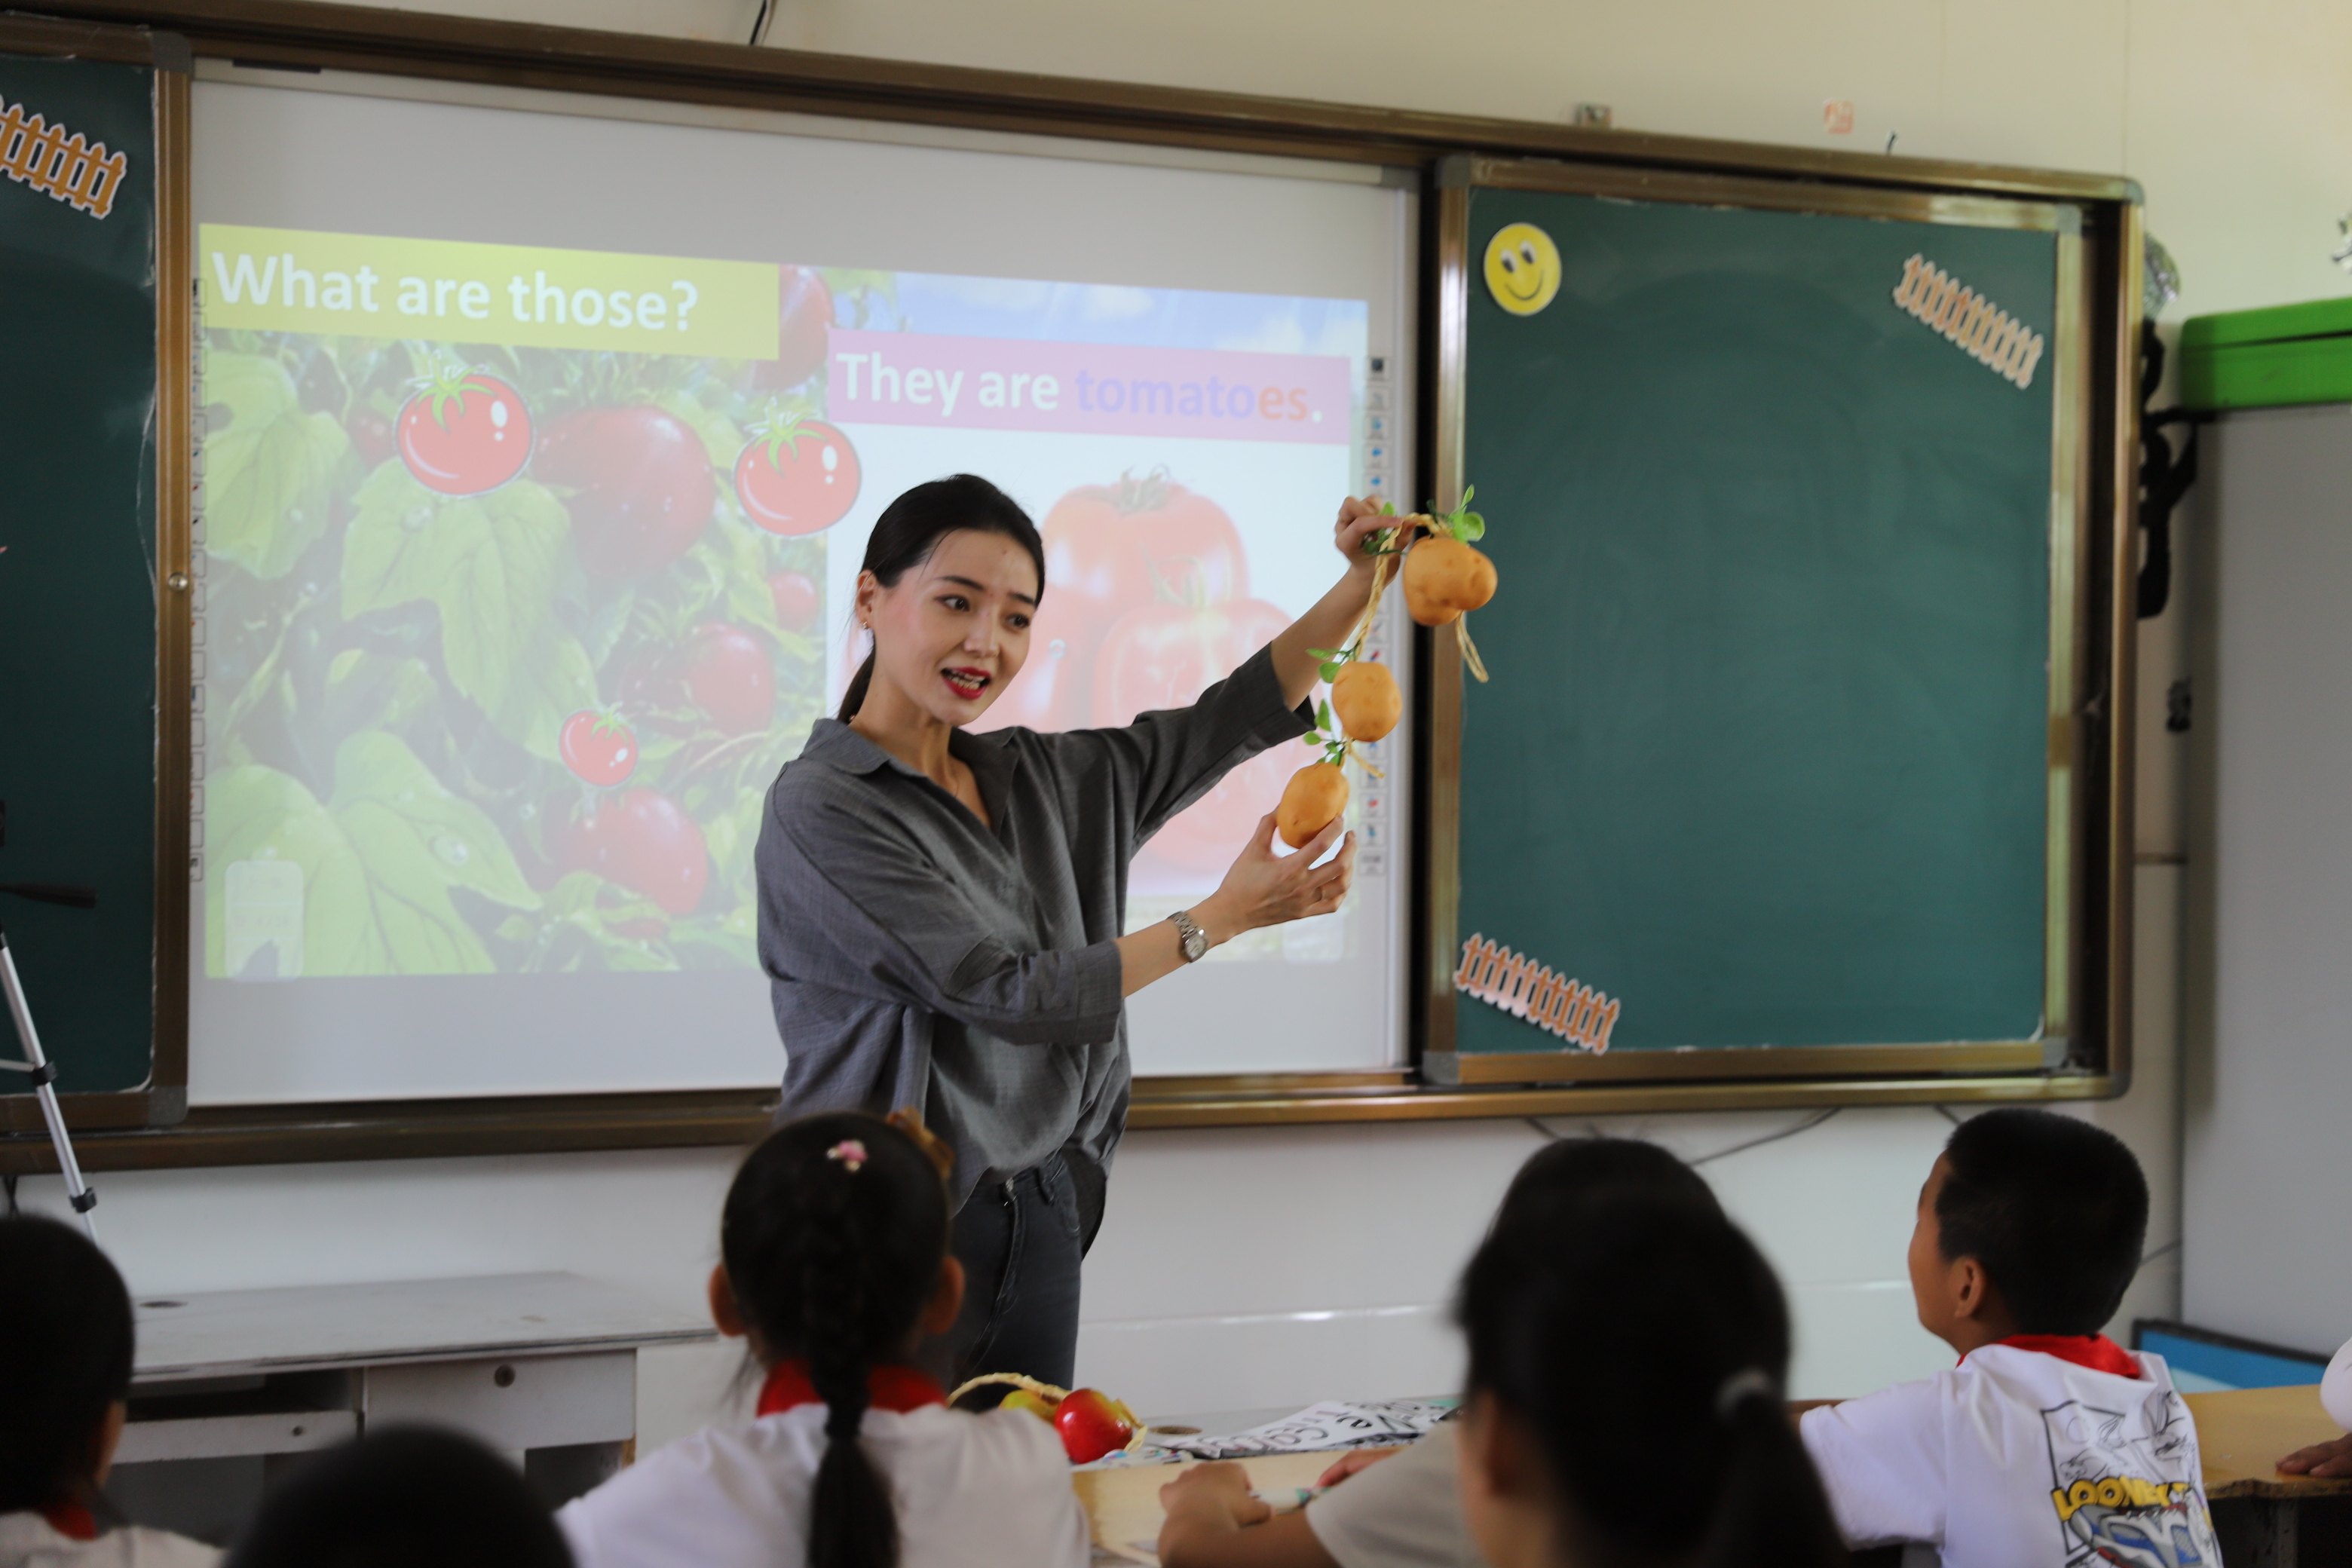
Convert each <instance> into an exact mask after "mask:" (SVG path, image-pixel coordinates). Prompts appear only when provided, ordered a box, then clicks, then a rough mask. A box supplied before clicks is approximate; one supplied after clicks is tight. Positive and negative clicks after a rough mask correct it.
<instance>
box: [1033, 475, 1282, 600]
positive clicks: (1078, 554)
mask: <svg viewBox="0 0 2352 1568" xmlns="http://www.w3.org/2000/svg"><path fill="white" fill-rule="evenodd" d="M1044 533H1045V583H1046V585H1047V587H1049V588H1051V589H1052V590H1054V591H1055V592H1056V593H1062V594H1070V595H1076V596H1077V597H1078V598H1081V599H1084V600H1087V601H1088V602H1090V603H1091V604H1093V605H1095V606H1096V607H1097V611H1098V613H1099V614H1100V616H1101V619H1102V624H1103V625H1104V626H1106V627H1108V626H1109V625H1110V624H1111V623H1112V622H1114V621H1116V620H1118V617H1119V616H1123V615H1125V614H1126V613H1127V612H1128V611H1129V610H1132V609H1136V608H1139V607H1140V606H1142V605H1152V604H1167V603H1174V604H1180V605H1198V604H1209V603H1215V602H1217V601H1220V600H1224V599H1239V598H1245V597H1247V596H1248V594H1249V558H1248V556H1247V554H1246V553H1245V552H1244V550H1243V549H1242V536H1241V532H1240V531H1239V530H1237V529H1235V528H1234V521H1233V519H1231V518H1229V517H1227V516H1226V515H1225V513H1224V509H1223V508H1222V507H1220V506H1219V505H1217V503H1216V502H1214V501H1213V500H1209V499H1208V498H1207V497H1206V496H1200V495H1195V494H1193V493H1192V491H1191V490H1188V489H1185V488H1184V487H1183V486H1182V485H1180V484H1176V483H1173V482H1172V481H1171V480H1170V479H1167V478H1165V477H1164V476H1162V475H1158V474H1154V475H1152V476H1151V477H1150V478H1147V479H1136V478H1134V477H1133V476H1129V477H1128V478H1126V479H1121V480H1119V482H1118V484H1115V485H1087V486H1084V487H1082V488H1080V489H1075V490H1072V491H1071V492H1070V493H1069V494H1067V495H1066V496H1064V497H1063V498H1062V499H1061V500H1057V501H1055V503H1054V510H1052V511H1050V512H1047V513H1046V514H1045V529H1044Z"/></svg>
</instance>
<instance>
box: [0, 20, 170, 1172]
mask: <svg viewBox="0 0 2352 1568" xmlns="http://www.w3.org/2000/svg"><path fill="white" fill-rule="evenodd" d="M0 53H7V54H15V55H27V56H48V57H52V58H72V59H84V60H93V61H104V62H108V63H110V64H120V65H135V66H146V67H150V68H152V73H153V82H154V89H153V90H154V123H155V141H154V146H153V147H152V150H150V153H149V155H150V156H151V157H152V159H153V168H154V171H155V215H154V225H155V235H154V267H155V305H156V321H155V368H156V381H155V432H154V446H155V474H154V495H155V571H156V576H157V581H156V583H155V584H154V599H155V607H156V609H155V626H154V634H155V661H156V662H155V712H156V731H155V752H154V756H155V781H154V784H155V787H154V795H153V803H154V805H153V809H154V821H153V842H154V864H155V868H156V898H155V915H154V966H153V972H152V984H153V986H154V1005H153V1009H152V1021H153V1025H152V1036H151V1038H150V1055H149V1070H148V1076H147V1079H146V1081H145V1082H144V1083H143V1084H142V1086H140V1087H138V1088H135V1089H121V1090H117V1091H112V1092H104V1093H98V1092H89V1093H68V1094H61V1095H59V1096H58V1103H59V1105H60V1106H61V1108H62V1109H63V1110H64V1111H65V1114H66V1116H67V1119H68V1122H69V1123H70V1125H71V1126H73V1127H74V1128H76V1129H77V1130H79V1129H82V1128H93V1129H132V1128H136V1129H151V1128H161V1127H168V1126H171V1125H173V1124H174V1123H177V1122H179V1121H182V1120H184V1118H185V1117H186V1115H187V1111H188V1088H187V1085H188V905H187V898H186V891H185V889H186V887H187V868H188V853H189V844H188V837H189V810H188V805H189V788H190V776H189V769H190V750H189V741H190V735H191V730H192V726H193V725H194V722H195V718H194V713H193V711H192V703H193V700H194V676H193V669H192V666H191V662H190V655H191V646H190V633H191V628H192V612H191V605H192V603H193V602H194V600H195V599H196V598H197V597H198V596H199V595H201V593H202V588H201V585H200V584H196V583H195V582H194V579H193V577H192V576H191V574H190V559H191V549H190V531H191V525H190V519H191V516H192V513H193V495H192V487H193V484H194V475H193V472H192V468H193V464H192V461H191V457H190V450H191V442H190V437H189V430H190V424H189V419H190V394H191V392H192V389H193V385H194V381H193V376H194V358H193V354H194V345H193V342H192V341H191V339H190V336H189V323H190V321H191V320H192V318H193V313H194V310H193V300H194V271H193V269H192V264H191V261H190V259H189V257H190V233H191V231H190V228H189V209H188V105H189V88H190V83H191V76H190V71H189V66H190V58H189V54H188V49H187V45H186V42H185V40H184V39H183V38H180V37H176V36H174V35H172V34H169V33H163V32H156V31H152V30H149V29H147V28H144V27H128V26H106V25H93V24H90V23H82V22H58V21H51V20H47V19H43V18H37V17H27V16H5V17H0ZM35 1000H36V1002H37V996H36V998H35ZM35 1017H36V1022H38V1014H37V1013H36V1015H35ZM49 1044H50V1046H51V1047H52V1048H51V1050H50V1053H49V1054H50V1055H52V1056H53V1057H54V1056H56V1055H57V1053H58V1050H61V1049H63V1050H69V1049H70V1048H71V1047H70V1046H69V1045H68V1044H66V1043H64V1042H58V1041H51V1042H49ZM10 1136H14V1137H16V1138H20V1139H28V1140H37V1141H39V1142H43V1143H46V1141H47V1131H46V1128H45V1126H44V1123H43V1122H42V1120H41V1115H40V1111H39V1108H38V1107H37V1105H36V1104H35V1102H34V1100H33V1099H32V1097H31V1096H29V1095H12V1096H9V1097H8V1098H6V1099H5V1100H0V1142H5V1139H6V1138H8V1137H10ZM5 1168H16V1167H14V1166H7V1167H5Z"/></svg>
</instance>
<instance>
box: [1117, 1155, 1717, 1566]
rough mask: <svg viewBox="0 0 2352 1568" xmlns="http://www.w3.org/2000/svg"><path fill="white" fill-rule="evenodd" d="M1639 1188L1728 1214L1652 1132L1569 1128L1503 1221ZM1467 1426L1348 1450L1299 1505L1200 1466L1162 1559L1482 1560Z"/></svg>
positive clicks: (1525, 1178) (1189, 1474)
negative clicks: (1464, 1470)
mask: <svg viewBox="0 0 2352 1568" xmlns="http://www.w3.org/2000/svg"><path fill="white" fill-rule="evenodd" d="M1629 1191H1638V1192H1646V1193H1650V1194H1655V1195H1657V1196H1660V1197H1662V1198H1667V1199H1677V1200H1679V1201H1682V1202H1684V1203H1686V1204H1688V1205H1691V1206H1692V1207H1694V1208H1696V1209H1697V1210H1699V1211H1700V1212H1703V1213H1706V1214H1709V1215H1717V1216H1718V1217H1720V1215H1721V1214H1722V1210H1721V1209H1720V1208H1719V1207H1718V1206H1717V1204H1716V1201H1715V1194H1714V1193H1713V1192H1712V1191H1711V1190H1710V1189H1709V1188H1708V1186H1707V1184H1706V1182H1705V1181H1704V1180H1702V1179H1701V1178H1700V1176H1699V1174H1698V1173H1697V1172H1696V1171H1694V1170H1692V1169H1691V1168H1690V1167H1689V1166H1688V1165H1685V1164H1684V1163H1682V1162H1681V1161H1680V1160H1677V1159H1675V1157H1674V1156H1673V1155H1672V1154H1670V1153H1668V1152H1666V1151H1665V1150H1664V1149H1662V1148H1660V1147H1658V1145H1656V1144H1654V1143H1644V1142H1637V1141H1635V1140H1633V1139H1629V1138H1563V1139H1561V1140H1559V1142H1554V1143H1548V1144H1546V1145H1544V1147H1542V1148H1541V1149H1538V1151H1536V1152H1535V1153H1534V1154H1533V1155H1532V1156H1530V1157H1529V1159H1528V1163H1526V1164H1524V1165H1522V1166H1520V1167H1519V1171H1518V1173H1517V1175H1516V1176H1514V1177H1512V1179H1511V1185H1510V1188H1509V1190H1508V1191H1507V1192H1506V1193H1505V1194H1503V1203H1502V1206H1501V1208H1500V1209H1498V1210H1497V1211H1496V1216H1495V1228H1496V1230H1498V1231H1499V1230H1501V1229H1503V1228H1504V1227H1506V1226H1515V1225H1519V1224H1522V1223H1538V1222H1539V1220H1540V1216H1543V1215H1557V1214H1558V1213H1559V1212H1560V1211H1562V1210H1564V1209H1567V1208H1570V1207H1573V1206H1574V1205H1578V1204H1580V1203H1583V1202H1587V1201H1591V1200H1595V1199H1598V1198H1601V1197H1603V1196H1606V1195H1609V1194H1615V1193H1620V1192H1629ZM1460 1429H1461V1424H1460V1423H1459V1422H1458V1421H1449V1422H1447V1423H1445V1424H1444V1426H1439V1427H1438V1428H1437V1429H1436V1430H1435V1431H1433V1432H1432V1433H1430V1434H1429V1436H1426V1437H1423V1439H1422V1440H1421V1441H1420V1442H1418V1443H1415V1444H1413V1445H1412V1447H1407V1448H1403V1449H1401V1450H1399V1449H1381V1450H1373V1451H1371V1452H1369V1453H1367V1452H1362V1451H1359V1452H1357V1453H1352V1454H1349V1455H1348V1456H1347V1457H1346V1458H1342V1459H1340V1460H1339V1463H1337V1464H1335V1465H1333V1466H1332V1467H1331V1468H1329V1469H1328V1470H1327V1471H1326V1472H1324V1475H1323V1479H1322V1483H1321V1484H1322V1485H1324V1486H1326V1487H1330V1488H1332V1490H1329V1491H1327V1492H1324V1493H1323V1494H1322V1495H1321V1496H1319V1497H1317V1498H1316V1499H1314V1500H1312V1501H1310V1502H1308V1503H1307V1506H1306V1507H1305V1508H1304V1509H1300V1510H1296V1511H1293V1512H1289V1513H1282V1514H1276V1513H1274V1512H1273V1510H1270V1509H1268V1508H1267V1507H1266V1505H1265V1503H1264V1502H1262V1501H1259V1500H1257V1499H1256V1498H1255V1497H1253V1496H1252V1495H1251V1494H1250V1482H1249V1475H1248V1471H1247V1469H1246V1468H1244V1466H1241V1465H1238V1464H1234V1463H1231V1462H1221V1463H1216V1464H1207V1465H1200V1466H1196V1467H1194V1468H1192V1469H1189V1470H1187V1471H1185V1472H1184V1473H1183V1475H1182V1476H1181V1477H1180V1478H1179V1479H1176V1480H1174V1481H1171V1482H1170V1483H1169V1484H1168V1485H1167V1486H1166V1487H1164V1488H1162V1489H1160V1499H1161V1500H1162V1502H1163V1503H1164V1505H1165V1506H1166V1508H1167V1510H1168V1518H1167V1522H1166V1523H1165V1524H1164V1525H1163V1526H1162V1527H1161V1529H1160V1563H1162V1564H1163V1565H1164V1568H1481V1559H1480V1558H1479V1556H1478V1549H1477V1547H1476V1545H1475V1543H1473V1542H1472V1541H1471V1539H1470V1534H1469V1527H1468V1525H1467V1524H1466V1523H1465V1521H1464V1520H1463V1517H1462V1504H1461V1494H1460V1492H1459V1490H1458V1489H1457V1488H1456V1485H1455V1481H1454V1469H1455V1464H1456V1454H1455V1449H1456V1444H1455V1439H1456V1437H1457V1436H1459V1434H1460ZM1391 1454H1392V1455H1393V1456H1394V1457H1393V1458H1389V1457H1387V1456H1389V1455H1391ZM1375 1461H1377V1462H1375ZM1350 1478H1352V1479H1350ZM1343 1479H1344V1480H1346V1481H1347V1485H1345V1486H1344V1487H1343V1486H1339V1484H1338V1483H1339V1482H1340V1481H1341V1480H1343Z"/></svg>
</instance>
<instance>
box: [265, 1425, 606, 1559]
mask: <svg viewBox="0 0 2352 1568" xmlns="http://www.w3.org/2000/svg"><path fill="white" fill-rule="evenodd" d="M223 1568H572V1549H571V1548H570V1547H569V1546H567V1545H565V1544H564V1541H563V1532H562V1531H561V1530H559V1529H557V1528H556V1524H555V1521H554V1519H553V1517H552V1516H551V1515H550V1514H549V1512H548V1510H547V1504H546V1503H545V1502H544V1501H542V1500H541V1498H540V1495H539V1493H538V1492H537V1491H536V1490H534V1489H532V1487H531V1484H530V1482H529V1481H528V1480H526V1479H523V1475H522V1472H521V1471H520V1470H518V1469H516V1468H514V1466H513V1465H511V1464H509V1462H508V1461H506V1460H505V1459H503V1458H499V1456H498V1455H497V1454H494V1453H492V1452H491V1451H490V1450H489V1449H488V1448H486V1447H483V1446H482V1445H481V1444H480V1443H479V1442H478V1441H476V1440H475V1439H474V1438H471V1437H467V1436H461V1435H460V1434H458V1433H456V1432H449V1431H444V1430H441V1429H439V1428H436V1427H431V1426H384V1427H379V1428H375V1429H372V1430H371V1431H369V1432H368V1433H367V1435H366V1436H362V1437H360V1438H358V1439H356V1440H355V1441H352V1442H349V1443H345V1444H342V1445H341V1446H339V1447H333V1448H329V1449H327V1450H326V1451H324V1452H323V1453H319V1454H314V1455H312V1456H310V1458H306V1459H304V1460H303V1461H302V1462H301V1463H300V1464H299V1465H297V1466H296V1467H295V1468H294V1470H293V1472H292V1473H291V1474H289V1476H287V1478H286V1479H284V1480H283V1481H281V1482H279V1483H278V1485H276V1486H274V1487H272V1488H271V1489H269V1491H268V1493H267V1494H266V1495H265V1496H264V1497H263V1499H262V1501H261V1508H260V1510H259V1511H257V1513H256V1514H255V1515H254V1516H253V1519H252V1521H251V1522H250V1523H248V1524H247V1526H246V1527H245V1530H244V1531H243V1532H242V1533H241V1534H240V1535H239V1536H238V1537H237V1540H236V1542H235V1544H233V1545H232V1546H231V1547H230V1548H229V1552H228V1557H227V1559H226V1562H225V1563H224V1564H223Z"/></svg>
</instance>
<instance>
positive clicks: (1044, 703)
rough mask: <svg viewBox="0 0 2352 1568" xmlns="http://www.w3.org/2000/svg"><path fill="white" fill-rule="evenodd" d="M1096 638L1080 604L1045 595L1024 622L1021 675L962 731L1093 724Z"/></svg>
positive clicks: (1068, 598)
mask: <svg viewBox="0 0 2352 1568" xmlns="http://www.w3.org/2000/svg"><path fill="white" fill-rule="evenodd" d="M1100 640H1101V639H1100V637H1099V636H1098V634H1097V627H1096V626H1095V623H1094V620H1093V617H1092V616H1091V614H1090V613H1089V611H1088V609H1087V605H1086V604H1085V603H1084V602H1083V601H1081V600H1079V599H1077V598H1076V597H1075V596H1073V595H1068V594H1062V593H1055V592H1050V591H1049V592H1048V593H1047V594H1046V595H1045V603H1044V604H1042V605H1038V606H1037V614H1036V616H1035V617H1034V619H1032V620H1031V621H1030V623H1029V657H1028V658H1026V659H1025V660H1024V661H1023V662H1022V665H1021V673H1020V674H1018V675H1016V676H1014V677H1013V680H1012V683H1011V684H1010V685H1008V686H1006V687H1005V689H1004V690H1003V694H1002V695H1000V696H999V697H998V698H997V699H996V700H995V701H993V702H992V703H990V704H989V705H988V711H986V712H985V713H982V715H981V716H980V717H979V719H977V720H976V721H973V722H972V723H971V724H969V725H967V726H965V728H967V729H969V730H971V731H974V732H975V733H979V732H982V731H989V730H1003V729H1008V728H1010V727H1011V726H1013V725H1015V724H1019V725H1023V726H1025V727H1026V728H1028V729H1032V730H1083V729H1085V728H1086V727H1087V726H1088V725H1089V724H1092V723H1094V722H1095V701H1094V658H1095V649H1096V647H1097V644H1098V643H1099V642H1100Z"/></svg>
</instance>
